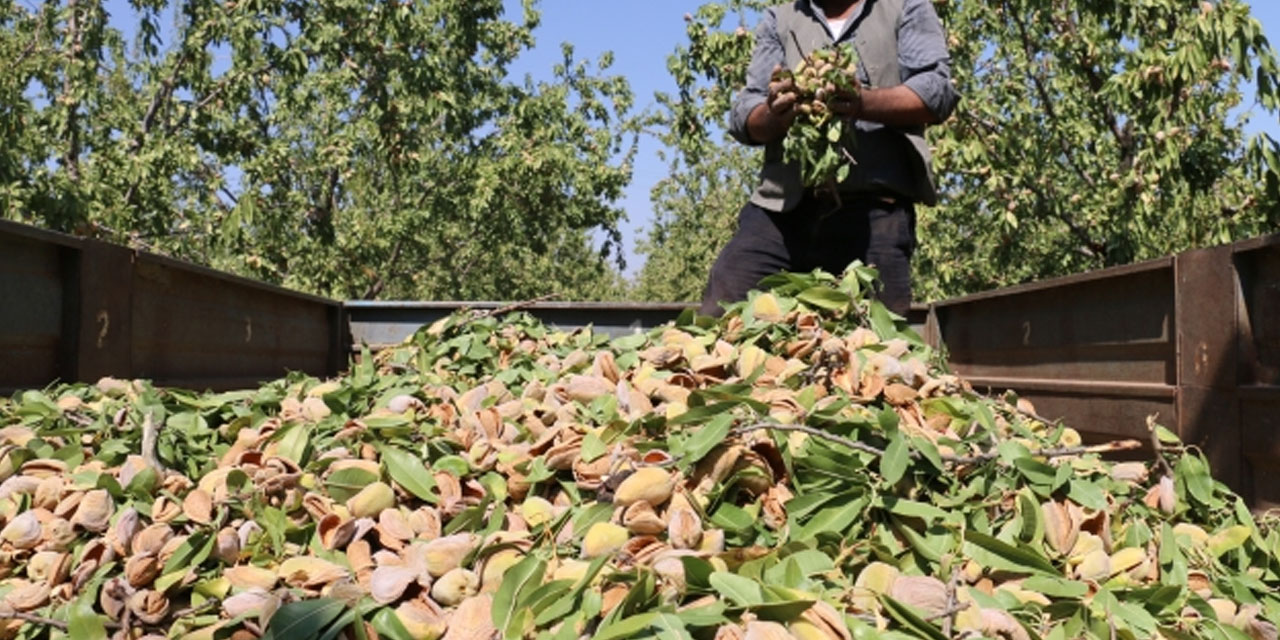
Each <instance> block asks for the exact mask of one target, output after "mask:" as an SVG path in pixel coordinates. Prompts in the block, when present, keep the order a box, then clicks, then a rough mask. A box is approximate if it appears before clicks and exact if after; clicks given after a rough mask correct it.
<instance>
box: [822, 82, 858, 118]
mask: <svg viewBox="0 0 1280 640" xmlns="http://www.w3.org/2000/svg"><path fill="white" fill-rule="evenodd" d="M827 108H828V109H830V110H831V113H834V114H835V115H837V116H840V117H841V118H848V119H853V120H856V119H858V117H859V116H861V115H862V88H861V87H858V88H855V89H852V90H849V89H836V92H835V94H834V95H833V96H831V97H829V98H827Z"/></svg>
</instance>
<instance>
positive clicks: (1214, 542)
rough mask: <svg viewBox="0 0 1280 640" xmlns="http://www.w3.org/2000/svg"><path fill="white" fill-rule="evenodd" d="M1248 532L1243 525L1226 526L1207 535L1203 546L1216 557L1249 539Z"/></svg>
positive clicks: (1249, 532)
mask: <svg viewBox="0 0 1280 640" xmlns="http://www.w3.org/2000/svg"><path fill="white" fill-rule="evenodd" d="M1250 534H1251V531H1250V529H1249V527H1246V526H1244V525H1235V526H1231V527H1227V528H1226V529H1223V530H1221V531H1218V532H1216V533H1214V534H1213V535H1211V536H1209V539H1208V540H1207V541H1206V542H1205V548H1207V549H1208V550H1209V553H1211V554H1213V556H1214V557H1215V558H1217V557H1220V556H1222V554H1224V553H1227V552H1228V551H1234V550H1236V549H1239V548H1240V547H1241V546H1242V545H1244V543H1245V542H1246V541H1247V540H1248V539H1249V537H1250Z"/></svg>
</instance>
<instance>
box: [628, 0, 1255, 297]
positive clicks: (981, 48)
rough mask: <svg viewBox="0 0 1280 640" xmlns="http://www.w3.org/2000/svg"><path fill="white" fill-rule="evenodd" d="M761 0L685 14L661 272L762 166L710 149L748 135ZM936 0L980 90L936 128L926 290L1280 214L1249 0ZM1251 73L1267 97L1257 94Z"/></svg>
mask: <svg viewBox="0 0 1280 640" xmlns="http://www.w3.org/2000/svg"><path fill="white" fill-rule="evenodd" d="M765 4H767V3H765V2H758V1H750V0H732V1H729V2H718V3H709V4H707V5H704V6H703V7H702V8H700V9H699V10H698V11H697V12H696V14H695V15H692V16H689V18H690V19H689V23H688V28H687V32H688V36H689V41H688V43H687V44H685V45H683V46H681V47H680V48H679V49H678V50H677V51H676V53H675V55H674V56H673V64H672V66H673V68H676V67H678V69H676V71H677V72H676V73H675V78H676V81H677V84H678V86H679V87H680V91H679V93H678V95H676V96H674V97H671V98H669V99H668V100H667V101H666V102H665V106H666V109H665V111H664V122H665V123H666V125H667V129H668V130H669V131H670V132H671V133H670V134H669V135H670V137H671V138H685V139H683V140H681V141H680V142H679V144H678V145H676V148H677V149H678V150H679V152H678V154H677V155H676V156H675V159H674V160H673V161H672V169H673V176H672V177H671V178H670V181H669V183H667V184H664V185H660V186H659V188H658V189H656V190H655V200H656V202H657V210H658V222H657V226H656V229H655V231H654V233H653V237H652V242H651V244H650V246H649V247H648V250H649V252H650V257H649V260H650V262H649V263H648V264H647V265H646V269H645V271H644V272H643V274H642V284H643V287H644V288H643V290H645V291H651V290H653V289H655V288H658V287H657V285H656V284H655V283H661V282H664V281H669V280H671V279H672V275H671V272H670V271H668V269H669V268H670V267H669V265H680V266H682V267H685V268H688V267H690V266H695V265H696V266H697V267H698V268H700V269H701V270H700V271H699V273H700V274H705V273H706V269H707V268H709V266H710V262H711V260H713V259H714V255H715V248H711V249H708V250H703V248H702V246H701V245H704V244H712V245H715V246H717V247H718V246H720V245H722V244H723V243H724V242H725V241H726V240H727V238H728V234H729V230H731V228H732V224H731V221H732V220H733V217H734V215H735V214H736V212H737V210H738V209H739V208H740V207H741V205H742V203H743V202H745V200H746V198H747V196H748V195H749V192H748V190H746V189H739V187H740V186H741V185H742V184H750V183H752V182H753V177H752V176H751V175H746V176H738V177H736V178H730V177H727V176H726V174H734V175H737V174H736V172H739V171H742V170H743V169H744V167H748V166H751V165H750V163H747V162H743V161H742V154H741V153H734V152H728V153H722V154H718V155H717V154H713V153H709V152H708V151H707V149H708V148H709V147H710V146H713V145H733V144H735V143H732V142H730V141H729V140H728V139H727V137H725V136H724V134H723V131H722V128H721V127H720V126H719V125H720V123H722V122H723V121H724V119H725V117H726V114H727V106H728V104H729V100H730V99H731V96H732V93H733V91H735V90H736V89H737V88H738V87H739V86H741V84H742V83H743V81H744V74H745V63H746V61H747V60H748V59H749V56H750V39H751V36H750V33H749V32H748V31H747V30H746V29H745V28H744V27H746V26H748V25H749V23H750V22H753V21H754V20H755V12H756V11H758V10H759V9H761V8H762V7H763V5H765ZM935 7H936V8H937V9H938V11H939V14H940V16H941V17H942V19H943V22H944V24H946V25H947V27H948V28H949V30H950V33H951V36H950V42H949V43H948V44H949V48H950V50H951V53H952V56H953V75H954V77H955V81H956V82H957V85H958V87H959V90H960V93H961V95H962V96H964V100H963V101H962V102H961V105H960V108H959V109H958V111H957V113H956V115H955V117H954V118H953V119H952V120H951V121H949V122H948V123H947V124H945V125H943V126H941V127H935V128H933V129H931V131H930V141H931V143H932V145H933V147H934V149H935V152H936V165H937V166H936V168H937V169H938V174H939V177H940V181H941V185H942V202H941V204H940V206H938V207H936V208H931V209H926V210H922V211H921V216H920V219H921V221H920V235H921V240H922V247H921V249H920V251H919V252H918V253H917V259H916V261H915V264H916V290H917V297H918V298H936V297H940V296H945V295H954V294H958V293H964V292H969V291H974V290H980V289H985V288H990V287H995V286H1002V285H1008V284H1014V283H1017V282H1023V281H1027V280H1033V279H1039V278H1045V277H1049V276H1054V275H1063V274H1067V273H1072V272H1077V271H1082V270H1086V269H1092V268H1098V267H1105V266H1110V265H1116V264H1125V263H1128V262H1132V261H1135V260H1141V259H1145V258H1152V257H1156V256H1160V255H1164V254H1167V253H1170V252H1174V251H1178V250H1182V249H1186V248H1189V247H1194V246H1204V245H1209V244H1215V243H1220V242H1226V241H1229V240H1232V239H1236V238H1241V237H1247V236H1251V235H1256V234H1259V233H1263V232H1266V231H1270V230H1275V229H1276V228H1277V224H1280V145H1277V143H1276V141H1274V140H1272V139H1270V138H1268V137H1266V136H1261V137H1254V138H1252V139H1250V138H1247V137H1246V135H1245V134H1244V124H1245V120H1246V119H1247V117H1248V116H1249V115H1250V114H1251V110H1253V109H1258V108H1261V110H1262V111H1263V112H1265V113H1269V114H1273V115H1274V114H1275V113H1276V111H1277V109H1280V88H1278V86H1277V79H1278V77H1280V76H1278V74H1280V67H1278V64H1277V61H1276V55H1275V53H1274V51H1273V50H1272V48H1271V47H1270V45H1269V44H1268V43H1267V41H1266V38H1265V37H1264V36H1263V34H1262V29H1261V27H1260V25H1259V24H1258V22H1257V21H1256V20H1254V19H1253V18H1252V17H1251V16H1250V13H1249V8H1248V6H1247V5H1246V4H1245V3H1243V2H1241V1H1239V0H1220V1H1219V2H1215V3H1209V2H1205V3H1201V4H1199V5H1196V6H1194V7H1193V10H1189V9H1188V7H1187V6H1186V4H1185V3H1183V2H1178V1H1176V0H1143V1H1141V2H1097V1H1094V0H1071V1H1066V0H1001V1H998V2H985V1H984V2H979V1H978V0H948V1H943V2H935ZM1250 83H1252V84H1253V85H1254V86H1256V89H1257V92H1256V95H1257V102H1256V104H1254V105H1241V102H1242V95H1243V94H1242V90H1243V88H1244V87H1245V86H1246V85H1248V84H1250ZM1245 107H1249V108H1250V109H1247V110H1245V111H1243V112H1242V111H1241V109H1243V108H1245ZM690 137H692V138H694V139H695V140H694V141H690V140H689V139H688V138H690ZM748 153H749V152H748ZM748 170H749V171H750V170H753V169H748ZM670 185H715V187H714V188H715V189H719V190H720V191H717V192H714V193H713V192H712V191H711V190H709V189H708V190H704V191H700V190H697V189H690V188H671V187H670ZM734 190H737V193H736V194H735V193H734ZM735 196H736V197H735ZM690 211H696V213H695V214H692V216H693V217H694V218H695V219H696V223H695V225H694V227H695V228H700V229H703V230H704V234H703V235H702V236H701V237H700V238H699V240H698V243H697V246H691V244H693V243H691V242H690V241H688V240H684V239H679V240H674V241H673V240H672V238H673V237H675V236H677V235H679V234H683V233H687V232H688V231H689V227H690V225H689V224H688V223H687V222H686V220H685V219H686V218H688V217H690V214H689V213H688V212H690ZM707 232H710V233H712V234H718V235H714V236H713V237H711V238H708V235H707ZM668 253H679V254H681V255H682V256H683V257H680V258H677V257H673V256H669V255H666V254H668ZM685 277H686V278H687V277H688V276H685ZM664 292H670V293H672V294H675V295H680V296H682V297H686V298H690V297H696V295H697V291H696V290H695V288H693V287H685V288H684V289H683V290H679V291H676V290H673V289H672V288H670V287H668V288H667V289H666V290H665V291H664Z"/></svg>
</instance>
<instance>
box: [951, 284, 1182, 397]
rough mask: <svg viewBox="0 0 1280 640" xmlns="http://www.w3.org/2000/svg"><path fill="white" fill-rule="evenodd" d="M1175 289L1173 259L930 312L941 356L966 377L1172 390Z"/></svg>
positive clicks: (971, 300)
mask: <svg viewBox="0 0 1280 640" xmlns="http://www.w3.org/2000/svg"><path fill="white" fill-rule="evenodd" d="M1102 275H1106V276H1108V277H1101V276H1102ZM1173 287H1174V283H1173V270H1172V263H1171V261H1169V260H1158V261H1153V262H1148V263H1144V264H1141V265H1134V266H1130V267H1123V268H1121V269H1117V270H1115V271H1114V272H1110V273H1108V272H1094V273H1089V274H1083V275H1081V276H1072V277H1068V278H1059V279H1054V280H1047V281H1044V282H1039V283H1035V284H1033V285H1024V286H1020V287H1012V288H1009V289H1004V290H1000V291H996V292H987V293H983V294H978V295H975V296H967V297H964V298H957V299H954V300H944V301H942V302H938V303H935V304H934V305H933V308H934V314H935V315H936V318H937V320H936V321H937V326H938V329H939V330H940V331H941V335H940V336H939V337H940V338H941V339H942V341H943V342H944V343H945V344H946V346H947V349H948V357H949V358H950V360H951V363H952V365H953V366H954V367H955V369H956V371H958V372H959V373H962V374H964V375H966V376H992V377H1020V378H1021V377H1025V378H1043V379H1054V378H1061V379H1080V380H1114V381H1117V382H1121V381H1123V382H1147V383H1163V384H1172V383H1173V382H1174V379H1175V376H1176V371H1175V362H1176V361H1175V349H1174V336H1173V319H1174V317H1173V311H1174V309H1173Z"/></svg>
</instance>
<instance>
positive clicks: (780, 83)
mask: <svg viewBox="0 0 1280 640" xmlns="http://www.w3.org/2000/svg"><path fill="white" fill-rule="evenodd" d="M772 77H773V80H771V81H770V82H769V97H768V99H767V100H766V102H765V104H766V105H768V106H769V112H770V113H772V114H773V116H774V117H776V118H778V119H779V120H781V121H783V122H785V123H786V124H787V125H788V126H790V125H791V121H792V120H795V117H796V83H795V80H794V79H793V78H792V77H791V75H790V74H783V73H782V65H774V67H773V76H772Z"/></svg>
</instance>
